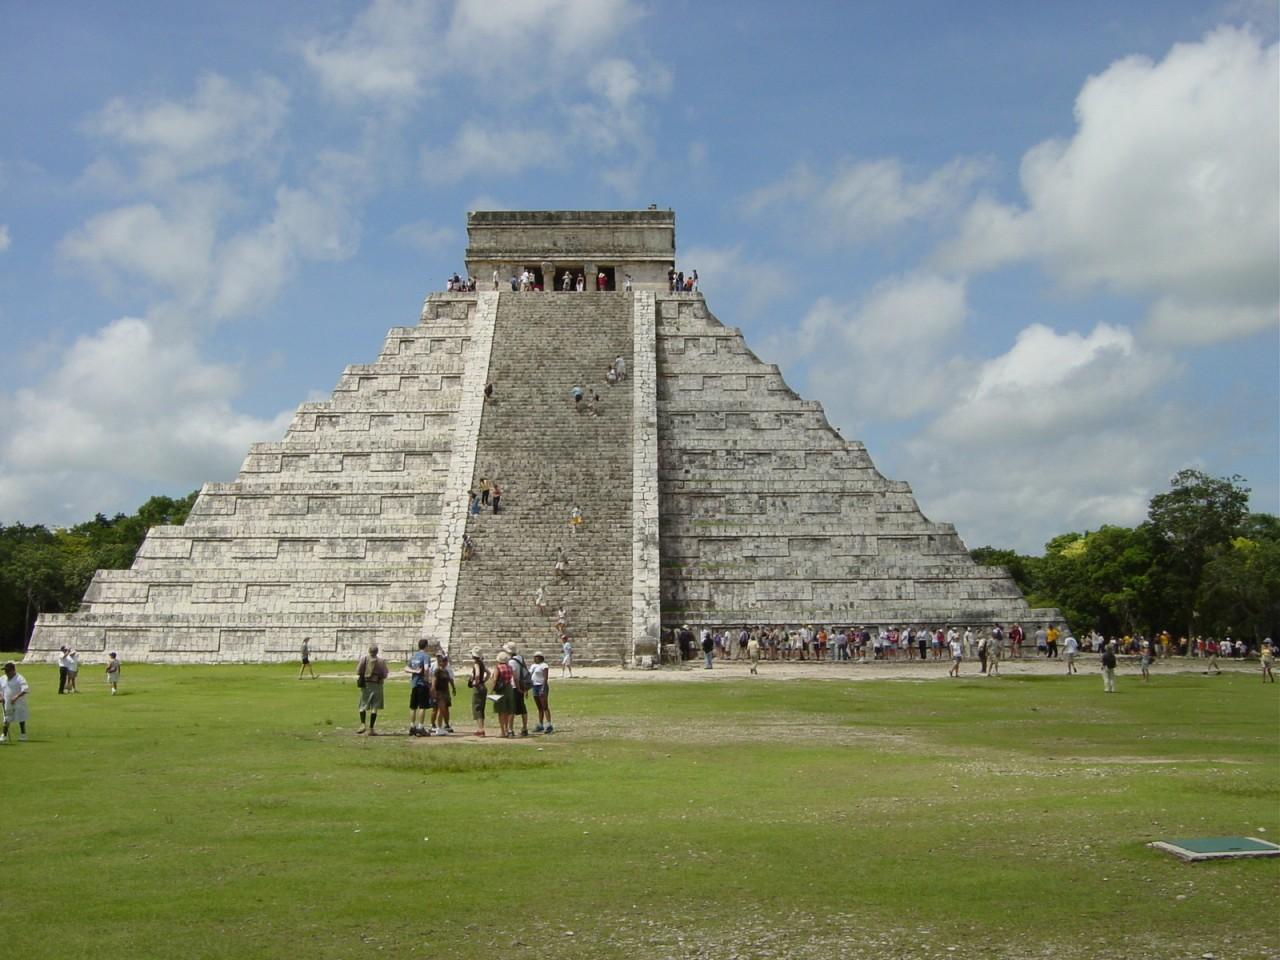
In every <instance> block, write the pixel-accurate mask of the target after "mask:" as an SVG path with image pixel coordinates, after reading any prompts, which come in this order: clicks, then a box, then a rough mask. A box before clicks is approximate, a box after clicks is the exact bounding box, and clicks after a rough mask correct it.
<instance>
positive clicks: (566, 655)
mask: <svg viewBox="0 0 1280 960" xmlns="http://www.w3.org/2000/svg"><path fill="white" fill-rule="evenodd" d="M572 676H573V641H572V640H570V639H569V635H568V634H567V633H562V634H560V679H561V680H563V679H564V678H565V677H572Z"/></svg>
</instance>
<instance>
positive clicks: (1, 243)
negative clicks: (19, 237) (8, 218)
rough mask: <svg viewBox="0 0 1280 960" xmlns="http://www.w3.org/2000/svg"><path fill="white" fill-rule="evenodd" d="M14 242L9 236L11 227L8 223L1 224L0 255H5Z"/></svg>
mask: <svg viewBox="0 0 1280 960" xmlns="http://www.w3.org/2000/svg"><path fill="white" fill-rule="evenodd" d="M12 242H13V240H12V238H11V237H10V236H9V225H8V224H7V223H0V253H4V252H5V251H6V250H8V249H9V246H10V245H11V244H12Z"/></svg>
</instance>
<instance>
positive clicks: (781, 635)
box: [663, 623, 1272, 673]
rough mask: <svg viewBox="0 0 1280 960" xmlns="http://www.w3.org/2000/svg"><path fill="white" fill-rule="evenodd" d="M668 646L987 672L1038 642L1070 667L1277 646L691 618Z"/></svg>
mask: <svg viewBox="0 0 1280 960" xmlns="http://www.w3.org/2000/svg"><path fill="white" fill-rule="evenodd" d="M663 644H664V655H667V654H668V653H669V654H670V655H669V657H668V658H669V659H675V658H678V659H679V660H682V661H683V660H693V659H697V658H699V657H701V658H702V659H703V661H704V667H705V668H706V669H710V668H711V667H712V665H713V664H714V663H715V661H717V660H751V659H758V660H763V661H769V660H777V661H782V660H786V661H790V660H795V661H801V660H804V661H828V662H834V663H843V662H855V663H867V662H869V661H877V660H881V661H892V660H918V661H926V660H939V661H952V662H955V661H961V662H963V661H966V660H977V661H978V662H979V663H981V664H982V669H983V672H984V673H985V672H988V665H989V664H996V665H997V667H996V669H997V670H998V664H999V662H1000V661H1001V660H1006V659H1015V660H1016V659H1022V657H1023V656H1024V647H1030V646H1032V645H1034V650H1035V655H1036V656H1038V657H1041V658H1044V659H1047V660H1065V661H1067V672H1068V673H1070V672H1074V670H1073V667H1072V661H1074V660H1075V658H1076V657H1077V656H1078V655H1079V654H1081V653H1097V654H1102V653H1105V652H1107V651H1110V652H1112V653H1114V654H1117V655H1122V656H1133V657H1138V658H1139V659H1140V660H1142V661H1145V664H1144V666H1149V665H1150V663H1151V662H1152V661H1153V660H1155V659H1158V658H1166V657H1173V656H1183V657H1187V656H1191V657H1202V658H1206V659H1208V660H1209V666H1210V667H1214V666H1216V662H1217V659H1218V658H1219V657H1222V658H1230V659H1236V660H1241V659H1245V658H1251V657H1257V658H1260V659H1265V657H1264V654H1265V652H1266V651H1268V650H1270V649H1271V647H1272V644H1271V639H1270V638H1269V637H1268V638H1266V639H1265V640H1263V641H1262V642H1261V643H1257V644H1255V643H1251V642H1250V641H1247V640H1243V639H1234V640H1233V639H1232V638H1231V637H1222V638H1212V637H1196V638H1194V639H1193V640H1190V641H1189V640H1188V639H1187V638H1186V637H1180V638H1177V639H1174V638H1173V637H1172V636H1171V635H1170V634H1169V632H1168V631H1161V633H1159V634H1157V635H1156V636H1155V637H1153V638H1147V637H1144V636H1141V635H1128V634H1126V635H1124V636H1120V637H1114V636H1113V637H1109V638H1107V637H1104V636H1103V635H1102V634H1100V633H1098V632H1097V631H1092V630H1091V631H1090V632H1089V633H1088V634H1086V635H1085V637H1084V638H1083V639H1077V638H1076V637H1075V636H1074V635H1073V634H1072V632H1071V631H1070V630H1069V629H1068V628H1067V627H1066V626H1065V625H1063V626H1062V627H1059V626H1058V625H1049V626H1047V627H1046V626H1044V625H1041V626H1038V627H1037V628H1036V630H1035V632H1034V633H1033V634H1032V636H1031V637H1028V636H1027V634H1026V632H1025V631H1024V630H1023V628H1022V625H1021V624H1018V623H1014V624H1011V625H1010V626H1009V627H1008V628H1007V629H1006V628H1004V627H1002V626H1001V625H1000V624H993V625H992V626H991V627H989V628H983V629H977V630H975V629H974V628H973V627H972V626H965V627H959V626H948V627H926V626H918V627H916V626H912V627H901V628H899V627H894V626H887V627H886V626H877V627H871V626H863V627H844V626H831V627H828V626H812V625H802V626H799V627H791V626H784V625H763V626H762V625H754V626H753V625H749V624H744V625H741V626H739V627H725V626H718V627H710V626H703V627H701V628H700V629H699V631H698V632H697V634H695V633H694V631H693V630H692V629H690V627H689V625H688V624H685V625H684V626H682V627H680V628H678V629H676V630H670V631H666V632H665V633H664V635H663ZM753 649H754V651H755V655H754V657H753V655H752V651H753ZM1028 655H1029V653H1028Z"/></svg>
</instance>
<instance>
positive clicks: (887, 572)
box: [28, 209, 1058, 663]
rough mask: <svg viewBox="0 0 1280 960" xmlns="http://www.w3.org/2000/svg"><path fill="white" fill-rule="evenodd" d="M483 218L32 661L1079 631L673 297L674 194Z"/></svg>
mask: <svg viewBox="0 0 1280 960" xmlns="http://www.w3.org/2000/svg"><path fill="white" fill-rule="evenodd" d="M467 228H468V229H467V233H468V246H467V250H466V255H465V256H466V263H467V268H468V270H469V272H470V273H471V275H472V276H473V277H475V279H476V280H477V281H478V283H477V287H478V289H477V290H475V291H471V292H435V293H429V294H428V295H427V297H426V300H425V301H424V302H423V304H422V308H421V310H420V312H418V313H417V314H416V315H414V314H412V313H411V314H410V315H409V316H407V317H405V318H404V320H402V321H400V324H399V325H396V326H392V327H391V329H390V330H389V331H388V332H387V334H386V337H385V338H384V341H383V345H382V349H381V351H380V352H379V353H378V355H377V356H376V357H375V358H374V359H373V361H372V362H369V363H358V364H353V365H351V366H348V367H346V369H345V370H343V371H342V373H341V375H340V376H339V378H338V383H337V385H336V386H335V388H334V390H333V392H332V395H331V396H330V397H329V399H327V400H323V401H319V402H307V403H303V404H301V405H300V406H299V407H298V410H297V413H296V415H295V416H294V419H293V422H292V423H291V424H290V426H289V428H288V430H287V431H286V432H285V434H284V436H283V437H281V438H263V442H260V443H255V444H253V446H252V447H251V448H250V449H249V451H248V453H247V456H246V457H245V460H244V462H243V464H242V465H241V467H240V471H239V473H238V475H237V476H236V478H235V479H234V480H232V481H230V482H222V481H219V482H210V483H206V484H205V485H204V487H203V488H202V489H201V491H200V495H199V498H198V499H197V501H196V504H195V506H194V507H193V509H192V511H191V514H190V516H189V518H188V519H187V522H186V523H185V524H183V525H182V526H159V527H154V528H152V529H151V531H150V532H149V533H148V535H147V538H146V541H145V542H144V543H143V545H142V547H141V549H140V550H139V551H138V554H137V557H136V559H135V561H134V563H133V566H132V568H131V569H129V570H100V571H98V572H97V574H95V576H94V578H93V581H92V583H91V584H90V586H89V588H88V590H87V592H86V594H85V598H84V602H83V603H82V605H81V607H80V609H79V610H78V611H76V612H74V613H68V614H45V615H42V616H41V618H40V620H39V622H38V624H37V626H36V630H35V634H34V635H33V637H32V641H31V647H30V650H29V652H28V656H29V657H33V658H38V659H41V658H42V659H48V658H52V657H54V656H56V653H57V650H58V648H59V647H60V646H62V645H63V644H68V645H71V646H74V647H76V648H77V649H78V650H80V651H81V653H82V654H84V655H85V656H86V657H87V658H89V659H93V658H99V659H102V658H105V656H106V654H107V652H109V651H116V652H118V653H119V654H120V656H121V657H122V658H123V659H124V660H126V661H145V660H152V661H242V660H267V661H270V660H286V659H292V658H295V657H296V656H297V651H298V650H299V648H300V646H301V643H302V641H303V639H304V638H308V639H309V641H310V649H311V651H312V655H313V656H315V657H318V658H322V659H346V660H350V659H353V658H355V657H356V656H357V655H359V654H360V653H361V652H363V651H364V650H365V649H366V648H367V647H368V646H369V645H370V644H374V643H376V644H378V645H379V646H380V647H381V648H382V650H383V652H384V654H386V655H389V656H390V657H392V658H396V657H401V656H407V654H408V653H409V652H410V651H411V650H413V649H415V648H416V646H417V644H418V641H419V640H420V639H426V640H428V641H429V642H430V643H431V644H433V645H437V646H439V647H440V648H442V649H446V650H455V651H457V650H461V651H464V652H465V651H468V650H470V649H471V648H472V647H478V648H479V649H480V650H481V651H483V652H485V653H486V654H492V653H493V652H495V650H496V649H497V646H498V645H499V644H501V643H504V642H508V641H510V642H514V643H516V644H518V645H519V646H521V647H522V648H524V649H526V650H527V651H528V652H533V651H534V650H536V649H538V648H543V649H545V650H551V649H555V648H557V647H558V646H559V643H560V637H561V635H562V633H567V634H568V635H569V636H570V637H571V638H572V639H573V642H574V645H575V649H576V651H577V654H578V656H579V657H580V659H582V660H584V661H588V662H590V661H595V662H612V663H618V662H622V663H632V662H635V660H636V659H637V658H641V657H645V656H650V655H653V654H654V653H657V652H658V651H659V644H660V642H661V640H662V639H663V638H665V637H669V636H670V633H671V631H672V630H673V629H675V628H678V627H680V626H683V625H686V624H687V625H690V626H692V627H694V628H695V629H696V628H697V627H699V626H702V625H706V626H711V627H734V628H736V627H740V626H741V625H744V624H769V625H786V626H791V627H795V626H798V625H801V624H804V625H817V624H825V625H846V626H859V627H870V628H872V629H876V628H879V627H887V626H904V625H915V626H927V627H943V626H948V625H955V626H970V627H975V628H977V629H979V630H984V629H989V628H990V627H991V626H993V625H994V624H996V623H999V624H1001V625H1004V626H1006V627H1007V626H1008V625H1009V624H1011V623H1014V622H1020V623H1022V624H1023V626H1024V627H1028V626H1030V625H1032V624H1037V623H1047V622H1051V621H1054V620H1057V619H1058V615H1057V612H1056V611H1053V610H1033V609H1029V608H1028V606H1027V604H1026V602H1025V601H1024V600H1023V598H1022V596H1021V594H1020V593H1019V591H1018V588H1017V586H1016V585H1015V584H1014V582H1013V581H1012V579H1011V578H1010V577H1009V575H1008V573H1007V571H1005V570H1004V569H1003V568H998V567H984V566H980V565H978V564H976V563H975V562H974V561H973V559H972V558H971V557H970V555H969V553H968V551H967V549H966V548H965V545H964V544H963V543H962V542H961V540H960V537H959V536H958V535H957V533H956V531H955V529H954V528H953V527H952V526H951V525H950V524H947V523H939V522H935V521H933V520H930V519H929V518H927V517H925V516H924V514H923V513H922V512H921V511H920V508H919V506H918V505H917V503H916V500H915V497H914V496H913V495H912V493H911V488H910V486H909V485H908V484H907V483H905V482H902V481H897V480H889V479H887V478H885V477H884V476H882V475H881V474H880V473H879V471H877V470H876V468H875V465H874V464H873V463H872V461H871V457H870V456H869V454H868V453H867V451H866V449H865V448H864V447H863V445H862V444H861V443H859V442H857V441H853V440H846V439H844V438H843V437H841V436H840V435H839V433H837V432H836V431H835V430H834V429H833V428H832V427H831V425H830V424H829V423H828V421H827V418H826V415H825V413H824V412H823V409H822V405H821V404H819V403H817V402H815V401H812V400H805V399H803V398H802V397H800V396H798V395H797V394H796V392H795V391H794V390H792V389H791V388H790V387H789V386H788V385H787V383H786V381H785V380H784V379H783V375H782V371H781V370H779V369H778V367H777V366H775V365H773V364H771V363H768V362H766V361H764V360H761V359H760V358H758V357H757V356H756V355H755V354H754V353H753V352H752V351H751V350H750V348H749V347H748V346H747V344H746V341H745V340H744V338H743V336H742V333H741V331H739V330H738V329H737V328H735V327H731V326H725V325H724V324H722V323H721V322H720V320H719V319H717V318H716V317H715V316H714V315H713V314H712V313H711V311H710V309H709V308H708V304H707V303H706V301H705V299H704V298H703V296H702V294H701V293H698V292H696V291H693V292H676V291H675V290H674V289H673V285H672V284H671V282H670V277H671V276H672V274H673V273H674V271H675V268H676V261H675V217H674V214H673V213H671V212H670V211H660V210H653V209H650V210H638V211H604V212H596V211H546V212H508V211H503V212H488V211H481V212H474V213H470V214H468V217H467ZM521 277H523V278H524V282H519V280H520V278H521ZM566 278H567V280H568V282H566ZM513 279H514V280H515V281H516V282H515V283H514V284H513ZM513 286H514V289H513ZM793 306H794V309H795V310H796V311H797V313H798V312H799V311H800V310H801V309H802V305H801V304H798V303H797V304H794V305H793Z"/></svg>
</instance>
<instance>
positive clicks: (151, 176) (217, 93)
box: [85, 73, 289, 186]
mask: <svg viewBox="0 0 1280 960" xmlns="http://www.w3.org/2000/svg"><path fill="white" fill-rule="evenodd" d="M288 102H289V96H288V91H287V90H286V89H285V88H284V86H283V85H282V84H281V83H280V82H279V81H278V80H276V79H274V78H272V77H259V78H257V79H255V80H253V81H250V82H248V83H245V84H237V83H235V82H234V81H232V80H228V79H227V78H226V77H223V76H220V75H218V74H212V73H211V74H205V75H204V76H202V77H201V78H200V79H199V80H198V81H197V83H196V90H195V93H194V94H193V95H192V96H191V97H190V98H189V99H187V100H185V101H174V100H149V101H145V102H134V101H131V100H128V99H125V98H119V97H118V98H116V99H113V100H111V101H109V102H108V103H107V105H106V106H105V107H103V108H102V110H100V111H99V112H98V113H97V114H96V115H95V116H93V117H92V118H91V119H90V120H89V121H88V122H87V123H86V125H85V128H86V129H87V130H88V131H89V132H90V133H92V134H93V135H95V136H98V137H101V138H104V139H107V140H110V141H112V142H114V143H115V144H117V145H120V146H122V147H125V148H128V149H129V150H131V151H134V152H135V153H136V155H137V163H138V167H139V175H140V178H141V180H142V181H143V182H144V183H146V184H149V185H152V186H155V185H158V184H163V183H167V182H169V181H172V180H175V179H178V178H180V177H183V176H187V175H190V174H193V173H199V172H201V171H204V170H210V169H213V168H216V167H221V166H225V165H227V164H229V163H234V162H237V161H249V162H251V163H252V164H255V165H259V166H267V165H269V161H270V159H271V156H270V155H271V153H272V150H271V148H272V146H273V144H274V141H275V140H276V137H277V134H278V133H279V131H280V127H281V124H282V123H283V121H284V118H285V114H286V113H287V110H288Z"/></svg>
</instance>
